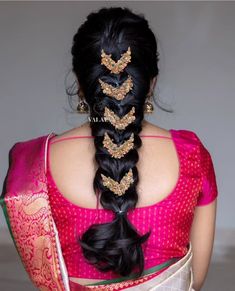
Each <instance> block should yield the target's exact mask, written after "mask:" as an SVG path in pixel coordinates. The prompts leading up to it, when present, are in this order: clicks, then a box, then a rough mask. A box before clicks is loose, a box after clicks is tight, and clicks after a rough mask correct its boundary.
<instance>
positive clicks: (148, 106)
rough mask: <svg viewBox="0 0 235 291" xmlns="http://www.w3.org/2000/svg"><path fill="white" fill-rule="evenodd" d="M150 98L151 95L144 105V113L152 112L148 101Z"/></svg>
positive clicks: (150, 103) (152, 109) (152, 108)
mask: <svg viewBox="0 0 235 291" xmlns="http://www.w3.org/2000/svg"><path fill="white" fill-rule="evenodd" d="M152 96H153V93H151V94H150V95H148V99H149V100H147V101H146V102H145V104H144V113H153V111H154V107H153V103H152V102H151V101H150V99H151V98H152Z"/></svg>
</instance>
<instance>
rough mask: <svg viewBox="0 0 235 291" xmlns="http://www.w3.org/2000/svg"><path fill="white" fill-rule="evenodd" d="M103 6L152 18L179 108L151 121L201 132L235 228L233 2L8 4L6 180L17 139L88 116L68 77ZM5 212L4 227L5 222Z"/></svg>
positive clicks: (222, 219) (1, 116)
mask: <svg viewBox="0 0 235 291" xmlns="http://www.w3.org/2000/svg"><path fill="white" fill-rule="evenodd" d="M101 6H128V7H130V8H132V9H133V11H134V12H138V13H143V14H144V15H145V16H146V18H147V19H148V20H149V23H150V26H151V28H152V29H153V31H154V32H155V34H156V37H157V39H158V44H159V52H160V63H159V65H160V74H159V78H158V84H157V87H156V95H159V97H158V98H160V100H161V101H162V102H164V103H165V104H168V105H169V106H170V108H173V109H174V113H167V112H165V111H162V110H160V109H159V108H157V107H156V106H155V111H154V114H153V115H152V116H146V119H147V120H149V121H150V122H153V123H155V124H157V125H159V126H161V127H164V128H168V129H169V128H175V129H189V130H193V131H195V132H196V133H197V134H198V136H199V137H200V138H201V140H202V141H203V143H204V144H205V146H206V147H207V148H208V150H209V151H210V153H211V155H212V158H213V162H214V167H215V171H216V176H217V184H218V189H219V198H218V218H217V227H220V228H229V229H235V215H234V210H233V209H234V205H235V194H234V190H233V186H234V185H233V181H234V180H233V179H234V164H235V155H234V144H235V134H234V124H235V98H234V92H235V81H234V73H235V57H234V52H235V18H234V15H235V3H233V2H148V1H138V2H134V1H131V2H128V1H125V2H124V1H120V2H116V1H115V2H114V1H113V2H110V1H109V2H102V1H101V2H99V1H94V2H93V1H92V2H91V1H90V2H88V1H86V2H22V3H20V2H8V3H7V2H1V3H0V134H1V157H0V163H1V173H0V180H1V181H2V182H3V179H4V178H5V175H6V171H7V166H8V160H7V157H8V151H9V149H10V147H11V146H12V145H13V144H14V143H15V142H17V141H21V140H27V139H31V138H35V137H37V136H40V135H45V134H47V133H49V132H52V131H53V132H57V133H60V132H62V131H64V130H67V129H70V128H72V127H76V126H78V125H80V124H81V123H83V122H84V121H87V116H82V115H78V114H75V113H70V112H69V111H71V109H70V107H69V105H68V101H67V96H66V93H65V85H64V81H65V76H66V74H67V73H68V72H69V70H70V69H71V54H70V49H71V44H72V37H73V35H74V33H75V32H76V30H77V28H78V27H79V25H80V24H81V23H82V22H83V21H84V20H85V17H86V15H87V14H89V12H91V11H92V10H96V9H98V8H99V7H101ZM22 178H23V177H22ZM0 213H1V214H0V221H1V223H0V225H1V226H2V227H6V224H5V219H3V212H2V211H0Z"/></svg>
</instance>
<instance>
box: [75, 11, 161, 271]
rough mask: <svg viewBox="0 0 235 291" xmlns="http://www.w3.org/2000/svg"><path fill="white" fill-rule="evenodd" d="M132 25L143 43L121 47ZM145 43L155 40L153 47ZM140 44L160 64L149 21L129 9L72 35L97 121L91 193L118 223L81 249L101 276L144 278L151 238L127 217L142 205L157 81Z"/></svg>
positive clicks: (83, 241)
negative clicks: (148, 109) (151, 94)
mask: <svg viewBox="0 0 235 291" xmlns="http://www.w3.org/2000/svg"><path fill="white" fill-rule="evenodd" d="M130 20H132V26H131V25H130V23H129V21H130ZM106 22H107V23H106ZM125 22H126V23H125ZM95 23H99V25H100V26H99V28H97V30H98V31H97V30H96V27H95V26H92V25H95ZM127 23H128V25H129V27H130V28H131V27H132V31H133V32H134V33H136V34H137V35H138V33H140V32H141V31H140V27H141V25H142V34H143V35H142V36H140V43H139V44H138V43H137V44H134V45H131V44H130V42H131V41H132V39H129V43H128V40H126V41H124V36H123V43H122V42H121V41H120V39H119V37H120V35H121V31H123V34H124V32H125V27H128V26H127ZM117 24H118V25H119V26H120V27H119V26H118V25H117ZM102 25H103V26H102ZM125 25H126V26H125ZM92 29H93V30H92ZM106 29H107V31H106ZM92 31H93V32H92ZM115 33H116V38H115V37H114V35H115ZM143 36H145V37H147V38H149V40H148V42H147V44H146V43H145V41H147V40H146V39H144V38H143ZM133 37H135V36H133ZM141 37H142V38H141ZM98 40H99V41H98ZM134 40H135V38H133V43H134ZM95 41H96V42H95ZM142 42H143V48H142V49H143V50H146V51H148V50H150V48H149V47H152V49H153V52H151V53H150V52H149V56H148V55H146V57H147V59H148V62H149V63H150V64H151V62H153V63H154V53H155V54H156V43H155V38H154V36H153V34H152V33H151V31H150V30H149V27H148V25H147V22H146V20H145V19H143V18H142V17H140V16H136V15H135V14H133V13H132V12H130V10H129V9H127V8H126V9H122V8H110V9H108V8H103V9H101V10H100V11H99V12H97V13H92V14H90V15H89V16H88V18H87V22H85V23H84V24H83V26H81V27H80V29H79V30H78V32H77V34H76V35H75V36H74V44H73V48H72V54H73V57H74V58H73V70H74V72H75V73H76V75H77V77H78V80H79V83H80V86H81V88H82V89H83V91H84V96H85V98H86V101H87V103H88V104H89V108H90V120H98V121H97V122H90V127H91V132H92V135H93V136H94V145H95V150H96V152H95V161H96V163H97V165H98V169H97V171H96V173H95V177H94V182H93V187H94V190H95V191H97V190H99V191H100V193H101V195H100V203H101V205H102V206H103V208H105V209H109V210H110V211H113V213H114V219H113V220H112V221H110V222H107V223H102V224H101V223H96V224H93V225H91V226H90V227H89V228H88V230H86V231H85V232H84V233H83V235H82V236H81V237H80V238H79V240H78V242H79V243H80V245H81V247H82V250H83V254H84V256H85V258H86V259H87V260H88V262H90V263H91V264H93V265H94V266H96V267H97V268H98V269H99V270H101V271H104V272H105V271H109V270H112V271H114V272H115V273H118V274H120V275H121V276H127V275H130V274H131V273H132V272H133V271H137V273H136V275H137V276H140V275H141V274H142V272H143V270H144V256H143V250H142V244H143V243H144V242H146V241H147V239H148V237H149V235H150V233H151V232H150V231H148V232H147V233H145V234H143V235H141V234H140V233H139V232H138V230H137V229H136V228H135V226H134V225H132V224H131V222H130V221H129V219H128V215H127V214H128V211H129V210H131V209H134V208H135V206H136V203H137V201H138V193H137V190H136V187H137V184H138V182H139V176H138V169H137V166H136V163H137V162H138V160H139V155H138V149H139V148H140V147H141V145H142V141H141V139H140V137H139V133H140V132H141V130H142V121H143V118H144V103H145V99H146V95H147V93H148V90H149V85H150V79H151V77H153V76H155V75H156V74H157V72H156V71H157V67H156V63H155V66H154V65H153V64H151V68H147V65H148V64H146V66H145V65H143V63H142V64H141V62H143V60H142V61H141V54H142V52H141V50H140V47H139V45H141V43H142ZM94 43H96V45H94ZM119 43H122V44H121V45H120V44H119ZM146 45H147V47H146V48H144V46H146ZM148 46H149V47H148ZM86 50H88V51H89V53H87V54H86ZM155 57H156V55H155ZM155 62H156V60H155Z"/></svg>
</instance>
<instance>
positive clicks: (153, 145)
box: [1, 7, 217, 291]
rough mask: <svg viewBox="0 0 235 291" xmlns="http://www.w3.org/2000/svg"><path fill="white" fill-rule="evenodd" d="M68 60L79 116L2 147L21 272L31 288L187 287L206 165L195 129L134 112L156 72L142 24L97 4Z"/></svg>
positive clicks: (202, 212)
mask: <svg viewBox="0 0 235 291" xmlns="http://www.w3.org/2000/svg"><path fill="white" fill-rule="evenodd" d="M72 56H73V59H72V65H73V72H74V73H75V75H76V78H77V81H78V84H79V91H78V95H79V97H80V102H79V105H78V111H79V112H81V113H84V112H87V113H89V122H86V123H84V124H83V125H82V126H80V127H77V128H74V129H72V130H69V131H66V132H64V133H62V134H55V133H53V132H52V133H50V134H47V135H45V136H40V137H37V138H34V139H31V140H28V141H22V142H18V143H16V144H15V145H14V146H13V147H12V148H11V150H10V165H9V169H8V173H7V176H6V179H5V183H4V190H3V194H2V200H1V204H2V206H3V210H4V213H5V216H6V220H7V222H8V226H9V230H10V232H11V235H12V238H13V240H14V242H15V245H16V248H17V250H18V252H19V255H20V257H21V260H22V262H23V264H24V267H25V269H26V271H27V272H28V274H29V276H30V278H31V280H32V282H33V283H34V284H35V286H37V287H38V288H39V289H40V290H90V289H96V290H124V289H125V290H162V291H164V290H181V291H183V290H185V291H186V290H196V291H199V290H200V289H201V286H202V284H203V282H204V280H205V276H206V273H207V269H208V266H209V261H210V257H211V252H212V245H213V237H214V227H215V212H216V197H217V185H216V178H215V172H214V167H213V162H212V159H211V156H210V153H209V151H208V150H207V149H206V147H205V146H204V145H203V144H202V142H201V140H200V138H199V137H198V135H197V134H196V133H194V132H193V131H190V130H183V129H181V130H179V129H178V130H176V129H170V130H166V129H163V128H160V127H158V126H156V125H153V124H151V123H149V122H147V121H146V120H145V119H144V114H145V113H151V112H152V111H153V105H152V103H151V97H152V95H153V91H154V87H155V85H156V80H157V76H158V73H159V70H158V52H157V43H156V39H155V36H154V34H153V32H152V31H151V29H150V28H149V25H148V22H147V21H146V19H145V18H144V16H142V15H137V14H134V13H133V12H131V10H129V9H128V8H118V7H116V8H102V9H100V10H99V11H97V12H94V13H91V14H90V15H89V16H88V17H87V20H86V21H85V22H84V23H83V24H82V25H81V27H80V28H79V29H78V31H77V33H76V34H75V36H74V38H73V46H72ZM94 194H96V195H94ZM202 206H203V207H202ZM170 288H172V289H170Z"/></svg>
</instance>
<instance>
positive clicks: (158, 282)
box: [0, 133, 192, 291]
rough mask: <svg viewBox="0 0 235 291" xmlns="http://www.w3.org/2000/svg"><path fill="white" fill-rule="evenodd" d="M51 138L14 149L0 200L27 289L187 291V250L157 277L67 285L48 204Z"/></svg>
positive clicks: (189, 265)
mask: <svg viewBox="0 0 235 291" xmlns="http://www.w3.org/2000/svg"><path fill="white" fill-rule="evenodd" d="M53 134H54V133H50V134H48V135H45V136H40V137H38V138H35V139H31V140H28V141H22V142H17V143H16V144H14V146H13V147H12V148H11V150H10V152H9V168H8V172H7V175H6V178H5V181H4V185H3V191H2V195H1V197H0V204H1V206H2V209H3V212H4V215H5V218H6V222H7V225H8V228H9V232H10V234H11V237H12V239H13V242H14V245H15V247H16V250H17V252H18V254H19V256H20V259H21V262H22V264H23V266H24V268H25V270H26V272H27V273H28V275H29V278H30V280H31V281H32V283H33V284H34V285H35V286H36V287H37V288H38V289H39V290H43V291H49V290H50V291H57V290H58V291H73V290H90V289H96V290H162V291H164V290H178V291H186V290H187V291H188V290H190V291H191V290H192V288H191V287H190V284H192V274H191V256H192V254H191V248H190V249H189V252H188V254H187V256H185V257H184V258H183V259H181V260H179V261H177V262H176V263H174V264H172V265H171V266H170V267H168V268H167V269H166V270H165V271H163V272H161V273H160V274H159V275H157V276H156V273H155V276H154V274H148V275H145V276H143V277H141V278H140V279H136V280H127V281H125V282H118V283H114V284H112V283H111V284H108V285H105V284H104V285H95V284H93V286H88V285H89V284H88V285H86V286H82V285H79V284H77V283H72V282H71V281H70V280H69V277H68V272H67V269H66V265H65V262H64V258H63V255H62V250H61V245H60V240H59V236H58V232H57V228H56V225H55V222H54V219H53V217H52V213H51V208H50V203H49V198H48V184H47V179H46V165H47V161H46V159H47V149H48V139H49V138H50V136H51V135H53ZM99 284H100V282H99ZM167 284H168V285H167ZM169 286H171V287H169ZM115 288H116V289H115ZM167 288H168V289H167ZM170 288H171V289H170ZM190 288H191V289H190Z"/></svg>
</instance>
